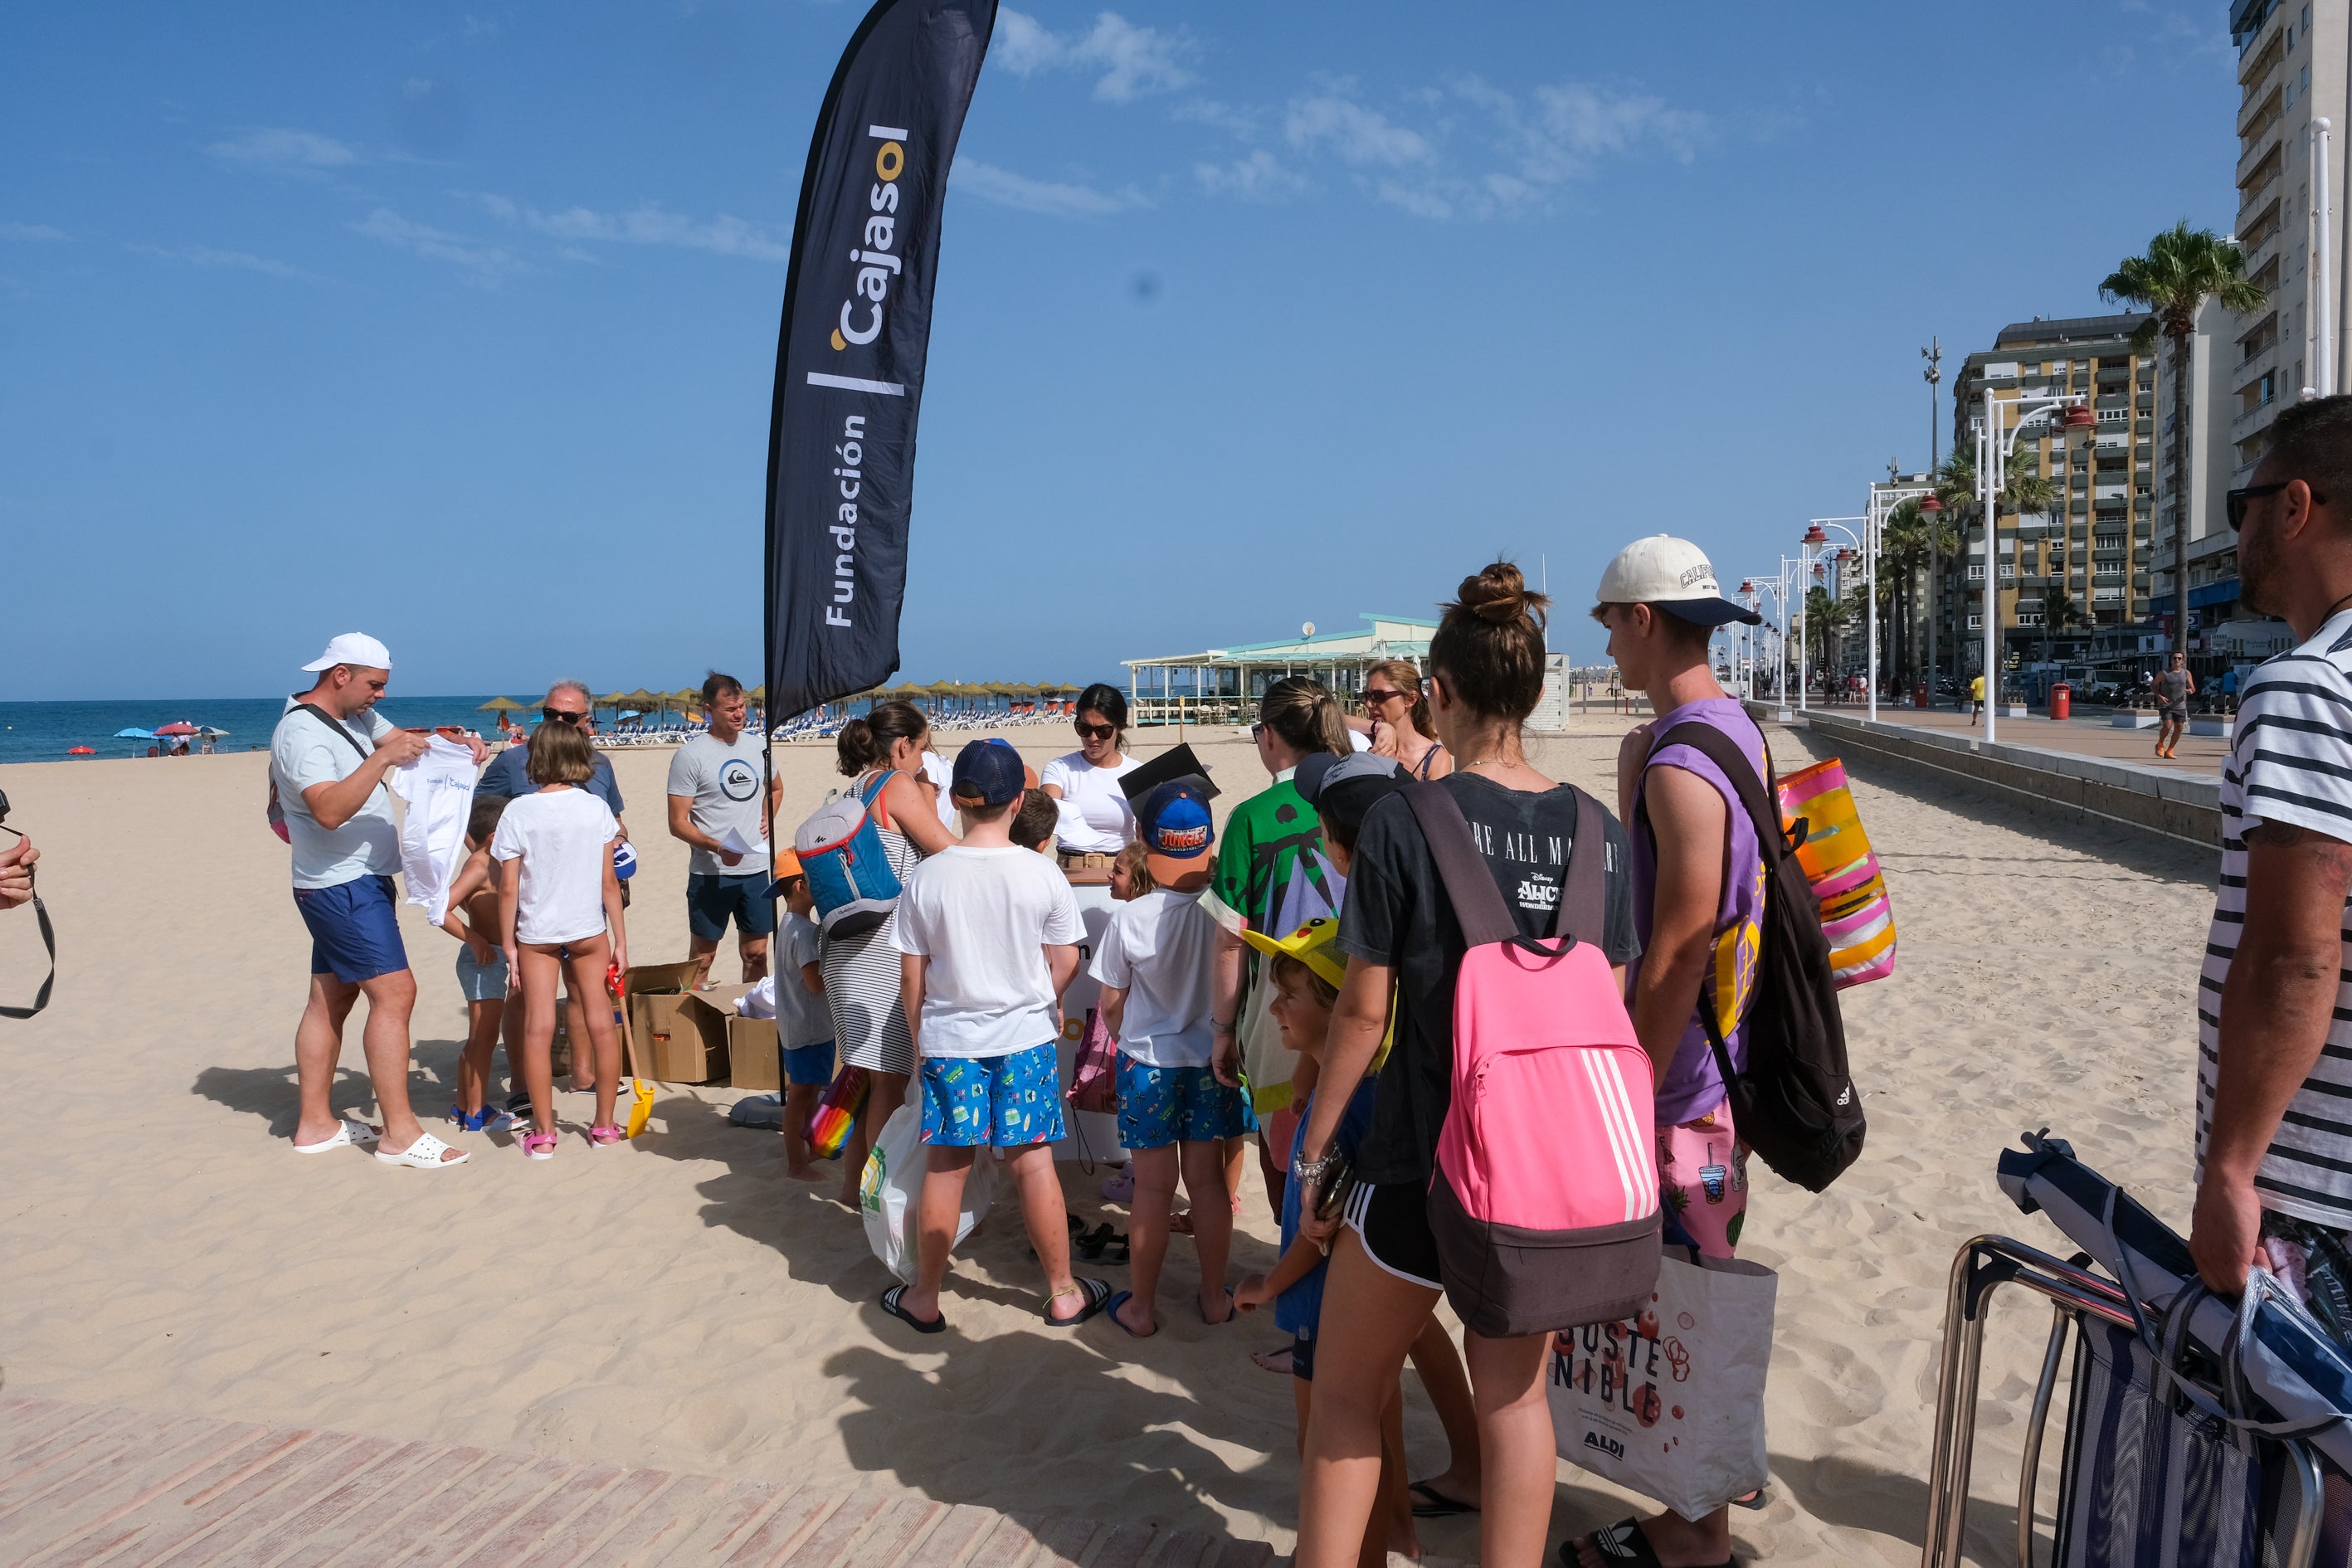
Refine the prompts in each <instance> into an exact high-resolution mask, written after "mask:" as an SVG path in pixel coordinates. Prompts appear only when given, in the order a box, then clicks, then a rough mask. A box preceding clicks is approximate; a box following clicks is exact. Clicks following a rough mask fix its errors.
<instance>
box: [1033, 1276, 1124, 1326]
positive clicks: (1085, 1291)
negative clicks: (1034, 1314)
mask: <svg viewBox="0 0 2352 1568" xmlns="http://www.w3.org/2000/svg"><path fill="white" fill-rule="evenodd" d="M1076 1285H1077V1287H1078V1293H1079V1294H1080V1295H1082V1296H1084V1297H1085V1298H1086V1299H1087V1304H1086V1306H1085V1307H1083V1308H1082V1309H1080V1310H1077V1311H1076V1312H1073V1313H1071V1314H1070V1315H1069V1316H1068V1317H1066V1318H1057V1317H1055V1316H1054V1303H1055V1301H1058V1300H1061V1299H1062V1298H1061V1297H1060V1296H1058V1295H1056V1296H1052V1297H1049V1298H1047V1300H1046V1302H1045V1313H1044V1317H1045V1326H1046V1327H1047V1328H1049V1329H1075V1328H1076V1327H1077V1326H1078V1325H1079V1324H1080V1323H1083V1322H1085V1321H1087V1319H1088V1318H1091V1317H1093V1316H1094V1315H1095V1314H1096V1313H1097V1312H1099V1311H1101V1310H1103V1308H1104V1307H1105V1306H1106V1305H1107V1304H1108V1302H1109V1300H1110V1296H1111V1290H1110V1286H1109V1285H1108V1284H1107V1283H1105V1282H1104V1281H1102V1280H1100V1279H1078V1280H1077V1281H1076Z"/></svg>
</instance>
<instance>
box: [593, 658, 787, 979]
mask: <svg viewBox="0 0 2352 1568" xmlns="http://www.w3.org/2000/svg"><path fill="white" fill-rule="evenodd" d="M702 706H703V709H704V710H705V711H706V712H708V713H709V715H710V727H709V729H708V730H706V731H701V732H699V733H697V734H695V735H693V736H691V737H689V738H688V740H687V742H686V743H685V744H684V745H681V746H680V747H678V749H677V755H676V756H674V757H672V758H671V759H670V761H669V792H668V793H669V834H670V837H673V838H676V839H677V840H679V841H680V842H681V843H683V844H685V845H687V846H688V848H690V849H691V850H692V853H691V854H690V855H688V857H687V876H686V923H687V931H688V942H687V955H688V957H689V958H691V959H692V960H693V961H694V963H695V971H694V983H695V984H697V985H700V984H702V983H703V982H704V981H705V980H706V979H707V978H709V973H710V961H711V960H712V959H713V958H714V957H716V956H717V954H718V952H719V940H720V939H721V938H723V937H724V936H726V934H727V927H728V924H729V923H730V921H731V922H732V923H733V924H734V927H735V950H736V952H737V954H738V955H739V956H740V958H741V959H742V963H743V981H744V984H753V983H756V982H757V981H758V980H759V979H760V977H761V976H762V975H764V974H766V973H768V938H769V936H770V934H771V933H772V932H773V931H775V929H776V907H775V905H774V904H773V903H772V902H770V901H769V900H768V899H767V898H765V897H764V896H763V895H764V894H765V893H766V891H767V888H768V883H769V880H770V879H769V876H768V859H767V854H766V845H767V843H768V833H769V828H770V826H771V824H772V821H773V819H774V816H775V808H776V805H777V803H778V802H779V801H781V800H782V797H783V793H784V781H783V780H782V779H781V778H777V777H774V776H773V775H772V773H770V771H769V769H768V767H767V761H768V737H767V736H766V735H765V734H764V733H761V732H757V731H747V730H746V729H745V728H744V721H745V719H746V718H747V717H748V716H749V715H748V712H747V705H746V704H745V702H744V700H743V683H742V682H741V681H740V680H738V679H735V678H734V677H733V676H731V675H721V674H719V672H718V671H717V670H715V669H714V670H712V671H711V672H710V674H709V677H707V678H706V679H704V680H703V682H702ZM607 765H608V766H609V765H610V764H607ZM763 775H767V791H766V795H765V797H764V798H763V797H762V795H761V777H762V776H763Z"/></svg>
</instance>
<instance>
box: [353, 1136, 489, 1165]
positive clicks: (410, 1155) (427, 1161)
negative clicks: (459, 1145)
mask: <svg viewBox="0 0 2352 1568" xmlns="http://www.w3.org/2000/svg"><path fill="white" fill-rule="evenodd" d="M448 1149H449V1145H448V1144H446V1143H444V1142H441V1140H439V1139H438V1138H436V1137H435V1136H433V1134H432V1133H430V1132H419V1133H418V1134H417V1135H416V1142H414V1143H411V1144H410V1145H409V1146H408V1147H407V1148H405V1149H403V1150H402V1151H401V1152H399V1153H397V1154H387V1153H385V1152H383V1150H381V1149H379V1150H377V1151H376V1152H375V1157H376V1158H377V1159H379V1160H381V1161H383V1163H385V1164H387V1165H411V1166H414V1167H415V1168H416V1169H417V1170H420V1171H438V1170H444V1169H446V1168H447V1167H448V1166H451V1165H462V1164H464V1163H466V1162H467V1161H468V1160H470V1159H472V1158H473V1156H472V1155H471V1154H468V1153H467V1152H464V1151H463V1150H460V1151H458V1152H457V1158H456V1159H454V1160H444V1159H443V1158H442V1157H441V1156H442V1155H443V1154H444V1153H446V1152H448Z"/></svg>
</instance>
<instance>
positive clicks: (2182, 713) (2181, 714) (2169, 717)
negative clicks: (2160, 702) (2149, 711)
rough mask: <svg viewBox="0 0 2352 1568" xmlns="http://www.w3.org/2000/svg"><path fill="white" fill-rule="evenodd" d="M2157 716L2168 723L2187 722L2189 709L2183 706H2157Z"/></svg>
mask: <svg viewBox="0 0 2352 1568" xmlns="http://www.w3.org/2000/svg"><path fill="white" fill-rule="evenodd" d="M2157 717H2158V718H2159V719H2162V720H2163V721H2165V722H2166V723H2168V724H2186V723H2188V722H2189V710H2188V708H2187V707H2185V706H2184V707H2179V708H2159V709H2158V710H2157Z"/></svg>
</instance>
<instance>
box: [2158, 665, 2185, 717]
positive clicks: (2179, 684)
mask: <svg viewBox="0 0 2352 1568" xmlns="http://www.w3.org/2000/svg"><path fill="white" fill-rule="evenodd" d="M2156 700H2158V702H2161V703H2163V704H2164V705H2165V706H2166V707H2167V708H2178V707H2179V706H2180V705H2181V704H2182V703H2184V702H2186V701H2188V700H2189V672H2188V671H2187V670H2185V669H2167V670H2161V671H2159V672H2158V675H2157V678H2156Z"/></svg>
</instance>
